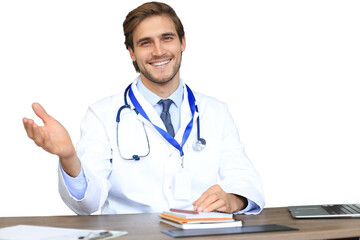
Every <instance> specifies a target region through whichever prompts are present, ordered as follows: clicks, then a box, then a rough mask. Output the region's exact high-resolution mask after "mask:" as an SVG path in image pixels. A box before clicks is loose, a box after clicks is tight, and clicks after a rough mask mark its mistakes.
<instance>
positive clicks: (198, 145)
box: [116, 84, 206, 161]
mask: <svg viewBox="0 0 360 240" xmlns="http://www.w3.org/2000/svg"><path fill="white" fill-rule="evenodd" d="M131 85H132V84H130V85H129V86H128V87H127V88H126V89H125V92H124V105H123V106H121V107H120V108H119V110H118V112H117V115H116V140H117V147H118V150H119V154H120V156H121V157H122V158H123V159H125V160H135V161H137V160H140V158H143V157H146V156H148V155H149V153H150V143H149V138H148V135H147V132H146V129H145V126H144V123H142V127H143V129H144V133H145V136H146V141H147V148H148V150H147V153H146V154H144V155H139V154H133V155H132V157H131V158H124V157H123V156H122V154H121V151H120V146H119V132H118V130H119V124H120V115H121V112H122V110H124V109H130V110H131V106H130V104H129V103H128V101H127V96H128V95H129V97H130V100H131V101H132V103H133V105H134V108H133V110H134V111H135V112H136V114H141V115H143V117H145V118H146V119H148V117H147V115H146V113H145V112H143V110H142V107H141V105H140V104H139V103H138V101H137V100H136V98H135V95H134V94H133V92H132V89H131ZM186 88H187V90H188V95H189V104H190V108H191V106H192V105H193V109H194V110H195V111H196V112H197V113H199V109H198V106H197V104H196V100H195V96H194V94H193V92H192V91H191V89H190V88H189V87H188V86H187V85H186ZM137 108H138V109H137ZM148 120H149V121H150V119H148ZM150 122H151V121H150ZM190 123H191V124H190ZM190 123H189V125H191V127H190V129H189V130H190V131H191V128H192V120H191V122H190ZM196 124H197V140H196V141H195V142H194V144H193V149H194V150H195V151H201V150H203V149H204V148H205V146H206V141H205V139H203V138H201V137H200V118H199V114H198V117H197V119H196ZM189 125H188V127H189ZM154 127H155V128H157V129H158V131H159V132H160V133H161V134H162V135H163V136H164V137H165V138H166V139H167V140H168V141H169V142H170V143H171V144H173V145H174V144H177V145H178V146H177V148H179V146H180V145H179V144H178V143H177V142H176V140H175V139H173V138H172V139H168V138H169V136H170V135H169V136H167V135H168V134H167V133H166V132H165V133H163V132H164V131H163V130H162V129H159V128H158V127H157V126H155V125H154ZM187 130H188V129H186V130H185V133H184V135H185V134H186V132H188V134H187V135H189V134H190V131H187ZM166 134H167V135H166ZM174 141H175V143H174ZM185 141H186V139H185ZM185 141H184V142H183V144H184V143H185ZM180 148H181V150H180V149H179V150H180V153H181V155H183V153H182V146H180Z"/></svg>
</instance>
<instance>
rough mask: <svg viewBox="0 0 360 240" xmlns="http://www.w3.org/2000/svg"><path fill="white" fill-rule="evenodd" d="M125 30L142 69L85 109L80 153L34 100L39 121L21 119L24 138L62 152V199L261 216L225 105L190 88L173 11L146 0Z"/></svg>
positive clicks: (79, 209) (79, 205)
mask: <svg viewBox="0 0 360 240" xmlns="http://www.w3.org/2000/svg"><path fill="white" fill-rule="evenodd" d="M123 27H124V35H125V45H126V48H127V49H128V51H129V54H130V57H131V59H132V61H133V64H134V67H135V70H136V71H137V72H139V73H140V76H139V77H137V78H136V79H135V81H134V82H133V83H131V84H130V85H129V87H128V88H127V89H126V90H125V92H122V93H120V94H118V95H115V96H111V97H108V98H105V99H103V100H101V101H99V102H97V103H95V104H93V105H91V106H90V107H89V110H88V112H87V114H86V116H85V118H84V121H83V123H82V128H81V131H82V132H81V133H82V134H81V139H80V141H79V143H78V145H77V149H76V150H75V147H74V146H73V145H72V142H71V139H70V136H69V134H68V133H67V131H66V129H65V128H64V127H63V126H62V125H61V124H60V123H59V122H58V121H56V120H55V119H54V118H52V117H51V116H50V115H48V114H47V113H46V112H45V110H44V109H43V108H42V107H41V106H40V105H39V104H37V103H34V104H33V109H34V111H35V113H36V114H37V116H39V117H40V118H41V119H42V121H43V122H44V126H42V127H40V126H38V125H37V124H36V123H34V121H33V120H32V119H27V118H24V120H23V122H24V127H25V129H26V131H27V134H28V136H29V137H30V138H31V139H33V140H34V142H35V143H36V144H37V145H38V146H40V147H42V148H43V149H45V150H46V151H48V152H50V153H52V154H56V155H58V156H59V159H60V164H59V191H60V195H61V197H62V198H63V200H64V201H65V203H66V204H67V205H68V206H69V207H70V208H71V209H72V210H73V211H74V212H76V213H77V214H91V213H93V212H95V211H97V210H99V209H101V211H102V213H104V214H112V213H136V212H161V211H164V210H168V209H169V208H182V209H194V210H196V211H204V212H209V211H214V210H216V211H222V212H231V213H233V212H237V213H246V214H257V213H259V212H260V211H261V210H262V208H263V206H264V198H263V190H262V185H261V181H260V177H259V175H258V174H257V172H256V170H255V169H254V167H253V166H252V164H251V162H250V161H249V159H248V158H247V157H246V154H245V152H244V146H243V144H242V143H241V142H240V140H239V136H238V133H237V129H236V126H235V124H234V122H233V120H232V118H231V116H230V114H229V112H228V110H227V107H226V105H225V104H224V103H221V102H220V101H218V100H216V99H214V98H210V97H207V96H205V95H202V94H200V93H193V92H192V91H191V89H190V88H189V87H188V86H187V85H186V84H185V83H184V81H183V79H181V78H180V65H181V59H182V53H183V52H184V51H185V48H186V39H185V33H184V29H183V25H182V23H181V21H180V19H179V18H178V17H177V15H176V13H175V11H174V10H173V9H172V8H171V7H170V6H168V5H166V4H164V3H159V2H149V3H145V4H143V5H141V6H139V7H138V8H136V9H134V10H133V11H131V12H130V13H129V14H128V15H127V17H126V19H125V21H124V23H123ZM200 130H201V131H200ZM200 133H201V135H200Z"/></svg>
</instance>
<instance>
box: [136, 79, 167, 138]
mask: <svg viewBox="0 0 360 240" xmlns="http://www.w3.org/2000/svg"><path fill="white" fill-rule="evenodd" d="M137 81H138V79H136V80H135V81H134V82H133V83H132V84H131V89H132V91H133V93H134V95H135V97H136V99H137V100H138V102H139V103H140V105H141V107H142V108H143V110H144V112H145V113H146V115H147V116H148V117H149V119H150V121H151V122H152V123H153V124H154V125H156V126H158V127H160V128H162V129H164V131H166V128H165V125H164V123H163V121H162V120H161V118H160V116H159V115H158V114H157V112H156V110H155V109H154V107H153V106H152V105H151V104H150V103H149V102H148V101H147V100H146V99H145V98H144V96H143V95H142V94H141V93H140V92H139V91H138V89H137V87H136V84H137ZM132 107H133V106H132ZM138 119H140V120H141V121H142V122H144V123H146V124H148V125H151V123H149V121H147V120H146V119H145V118H144V117H143V116H141V115H140V114H138Z"/></svg>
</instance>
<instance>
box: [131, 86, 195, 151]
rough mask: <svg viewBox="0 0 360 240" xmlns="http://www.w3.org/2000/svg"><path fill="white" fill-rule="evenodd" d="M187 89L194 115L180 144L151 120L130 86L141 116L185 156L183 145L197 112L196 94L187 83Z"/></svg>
mask: <svg viewBox="0 0 360 240" xmlns="http://www.w3.org/2000/svg"><path fill="white" fill-rule="evenodd" d="M186 89H187V91H188V100H189V105H190V110H191V115H192V117H191V120H190V122H189V124H188V125H187V126H186V129H185V132H184V135H183V138H182V143H181V145H180V144H179V143H178V142H177V141H176V140H175V139H174V138H173V137H172V136H171V135H170V134H169V133H168V132H166V131H164V130H163V129H162V128H160V127H158V126H156V125H155V124H153V123H152V122H151V120H150V119H149V117H148V116H147V115H146V113H145V111H144V110H143V108H142V107H141V105H140V103H139V102H138V101H137V99H136V97H135V95H134V93H133V91H132V89H131V87H130V88H129V98H130V100H131V102H132V103H133V104H134V107H135V109H136V111H138V112H139V113H140V114H141V116H143V117H144V118H145V119H146V120H148V121H149V122H150V123H151V124H152V125H153V126H154V127H155V128H156V130H157V131H158V132H159V133H160V134H161V135H162V136H163V137H164V138H165V139H166V140H167V141H168V142H169V143H170V144H171V145H173V146H174V147H175V148H176V149H178V150H179V152H180V156H181V157H183V156H184V151H183V146H184V144H185V142H186V140H187V139H188V138H189V136H190V132H191V130H192V127H193V122H194V114H195V96H194V94H193V92H192V91H191V89H190V88H189V87H188V86H187V85H186Z"/></svg>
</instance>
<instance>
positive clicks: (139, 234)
mask: <svg viewBox="0 0 360 240" xmlns="http://www.w3.org/2000/svg"><path fill="white" fill-rule="evenodd" d="M241 219H242V220H243V222H244V225H260V224H281V225H286V226H289V227H294V228H298V229H299V230H298V231H289V232H273V233H256V234H239V235H222V236H206V237H194V238H185V239H197V240H200V239H216V240H225V239H228V240H231V239H262V240H263V239H266V240H272V239H276V240H282V239H286V240H289V239H291V240H297V239H340V238H350V237H359V236H360V218H353V219H316V220H314V219H302V220H298V219H293V218H292V217H291V215H290V213H289V211H288V209H287V208H286V207H282V208H265V209H264V211H263V212H262V213H261V214H260V215H256V216H245V215H244V216H241ZM18 224H28V225H39V226H52V227H68V228H83V229H109V230H124V231H128V232H129V234H128V235H125V236H122V237H119V238H118V239H119V240H121V239H123V240H127V239H135V240H143V239H150V240H151V239H153V240H161V239H168V240H169V239H173V238H171V237H169V236H167V235H165V234H163V233H161V232H160V231H161V230H165V229H174V228H173V227H171V226H169V225H167V224H164V223H160V222H159V217H158V216H157V214H122V215H97V216H51V217H3V218H0V227H8V226H13V225H18Z"/></svg>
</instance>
